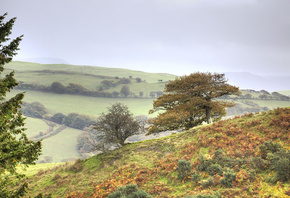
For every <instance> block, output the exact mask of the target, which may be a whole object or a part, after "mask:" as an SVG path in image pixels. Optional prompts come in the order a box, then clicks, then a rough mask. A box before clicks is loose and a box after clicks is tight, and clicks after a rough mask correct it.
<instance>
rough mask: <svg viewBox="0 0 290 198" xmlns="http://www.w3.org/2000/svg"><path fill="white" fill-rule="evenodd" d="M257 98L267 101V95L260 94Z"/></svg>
mask: <svg viewBox="0 0 290 198" xmlns="http://www.w3.org/2000/svg"><path fill="white" fill-rule="evenodd" d="M259 98H260V99H262V100H263V99H267V98H268V95H266V94H262V95H259Z"/></svg>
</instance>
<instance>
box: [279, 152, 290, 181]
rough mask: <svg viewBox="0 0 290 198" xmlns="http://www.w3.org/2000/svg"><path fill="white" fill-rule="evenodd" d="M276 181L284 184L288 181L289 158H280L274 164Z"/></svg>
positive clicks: (289, 174) (289, 175)
mask: <svg viewBox="0 0 290 198" xmlns="http://www.w3.org/2000/svg"><path fill="white" fill-rule="evenodd" d="M275 171H276V176H275V178H276V180H278V181H282V182H286V181H289V180H290V158H289V157H288V158H286V157H281V158H280V159H279V160H278V161H276V162H275Z"/></svg>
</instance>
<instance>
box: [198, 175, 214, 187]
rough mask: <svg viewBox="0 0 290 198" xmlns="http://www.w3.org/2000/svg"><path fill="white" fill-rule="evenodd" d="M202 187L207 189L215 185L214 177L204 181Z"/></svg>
mask: <svg viewBox="0 0 290 198" xmlns="http://www.w3.org/2000/svg"><path fill="white" fill-rule="evenodd" d="M201 185H202V186H203V187H205V188H207V187H209V186H212V185H213V177H212V176H210V177H209V178H208V179H207V180H202V181H201Z"/></svg>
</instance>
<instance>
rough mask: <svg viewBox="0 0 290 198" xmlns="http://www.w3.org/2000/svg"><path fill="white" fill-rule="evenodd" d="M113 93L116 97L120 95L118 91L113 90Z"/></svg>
mask: <svg viewBox="0 0 290 198" xmlns="http://www.w3.org/2000/svg"><path fill="white" fill-rule="evenodd" d="M112 95H113V97H114V98H118V96H119V95H120V93H119V92H117V91H113V92H112Z"/></svg>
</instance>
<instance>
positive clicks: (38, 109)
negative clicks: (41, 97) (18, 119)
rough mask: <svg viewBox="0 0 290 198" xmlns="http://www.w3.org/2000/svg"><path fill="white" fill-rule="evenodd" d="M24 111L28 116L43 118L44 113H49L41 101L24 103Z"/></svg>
mask: <svg viewBox="0 0 290 198" xmlns="http://www.w3.org/2000/svg"><path fill="white" fill-rule="evenodd" d="M22 112H23V114H24V115H26V116H30V117H35V118H42V117H43V115H45V114H47V110H46V108H45V106H44V105H43V104H41V103H40V102H32V103H26V102H24V103H23V105H22Z"/></svg>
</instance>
